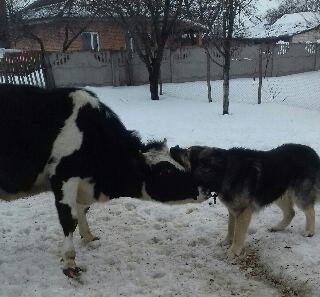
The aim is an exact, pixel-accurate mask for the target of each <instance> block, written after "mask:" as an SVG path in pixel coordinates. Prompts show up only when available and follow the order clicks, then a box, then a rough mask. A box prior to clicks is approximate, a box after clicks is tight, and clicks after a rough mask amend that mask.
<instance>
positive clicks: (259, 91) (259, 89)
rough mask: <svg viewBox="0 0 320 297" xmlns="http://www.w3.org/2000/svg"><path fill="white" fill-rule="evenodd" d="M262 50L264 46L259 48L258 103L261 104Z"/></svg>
mask: <svg viewBox="0 0 320 297" xmlns="http://www.w3.org/2000/svg"><path fill="white" fill-rule="evenodd" d="M262 50H263V46H262V45H261V46H260V49H259V87H258V104H261V91H262Z"/></svg>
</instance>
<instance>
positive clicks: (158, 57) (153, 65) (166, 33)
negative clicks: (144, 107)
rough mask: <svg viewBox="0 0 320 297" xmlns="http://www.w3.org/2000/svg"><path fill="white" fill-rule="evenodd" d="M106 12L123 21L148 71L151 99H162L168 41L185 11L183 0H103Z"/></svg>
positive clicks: (121, 23)
mask: <svg viewBox="0 0 320 297" xmlns="http://www.w3.org/2000/svg"><path fill="white" fill-rule="evenodd" d="M101 1H102V2H101V3H102V5H103V7H104V8H105V9H104V10H103V13H104V14H105V15H107V16H109V17H112V18H113V19H114V21H115V22H117V23H118V24H120V25H121V26H122V28H123V30H124V31H125V32H127V33H128V35H129V37H130V38H131V40H133V44H134V50H135V51H136V52H137V54H138V55H139V57H140V59H141V60H142V61H143V63H144V64H145V65H146V67H147V69H148V73H149V83H150V93H151V99H152V100H159V79H160V68H161V62H162V59H163V53H164V49H165V46H166V43H167V41H168V39H169V38H170V36H171V35H172V33H173V32H174V30H175V25H176V24H177V20H178V19H179V17H180V16H181V13H182V4H183V0H101ZM99 5H100V3H99Z"/></svg>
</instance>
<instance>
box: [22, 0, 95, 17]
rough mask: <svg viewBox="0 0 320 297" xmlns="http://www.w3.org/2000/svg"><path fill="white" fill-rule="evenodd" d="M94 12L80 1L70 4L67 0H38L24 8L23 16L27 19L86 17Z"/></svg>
mask: <svg viewBox="0 0 320 297" xmlns="http://www.w3.org/2000/svg"><path fill="white" fill-rule="evenodd" d="M77 4H78V5H77ZM92 13H93V12H92V10H91V11H89V10H88V9H86V8H85V7H84V6H83V5H81V4H80V1H79V3H77V2H76V1H75V2H74V4H73V5H71V6H70V5H69V3H68V1H67V0H38V1H36V2H34V3H32V4H31V5H29V6H28V7H27V8H26V9H25V10H24V15H23V17H24V19H27V20H41V19H50V18H54V17H57V16H60V17H77V16H82V17H85V16H90V15H91V14H92Z"/></svg>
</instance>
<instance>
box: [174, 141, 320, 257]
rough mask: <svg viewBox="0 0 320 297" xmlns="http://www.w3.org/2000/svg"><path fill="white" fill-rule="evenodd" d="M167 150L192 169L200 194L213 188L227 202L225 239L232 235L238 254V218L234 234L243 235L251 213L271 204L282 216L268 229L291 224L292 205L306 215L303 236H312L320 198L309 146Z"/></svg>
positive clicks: (318, 162)
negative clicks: (279, 209) (228, 225)
mask: <svg viewBox="0 0 320 297" xmlns="http://www.w3.org/2000/svg"><path fill="white" fill-rule="evenodd" d="M170 153H171V156H172V157H173V158H174V159H175V160H176V161H177V162H179V163H180V164H181V165H183V166H184V167H185V168H187V169H189V170H190V171H191V174H192V176H193V177H194V178H195V180H196V182H197V183H198V185H199V186H200V187H202V188H203V190H204V191H205V192H210V191H211V192H212V191H213V192H216V193H217V194H218V196H219V198H220V200H221V201H222V202H223V203H224V204H225V205H226V206H227V208H228V210H229V215H230V216H231V220H230V219H229V224H231V228H230V227H229V231H228V235H227V238H226V240H227V241H229V242H232V239H233V246H234V245H237V247H236V248H233V252H234V253H235V254H239V253H240V251H241V248H242V246H241V241H242V243H243V240H242V239H241V240H240V239H239V240H238V241H239V242H240V244H238V243H236V241H237V240H235V239H234V238H233V236H235V237H236V235H234V234H236V233H237V228H236V227H234V226H237V220H238V221H239V222H240V221H241V223H239V224H243V227H239V228H238V229H239V230H240V231H239V232H240V233H241V234H245V232H246V228H247V227H248V224H249V222H250V218H251V214H252V212H253V211H255V210H257V209H259V208H261V207H264V206H267V205H269V204H271V203H273V202H276V203H277V204H278V206H279V207H280V208H281V209H282V211H283V214H284V218H283V220H282V221H281V222H280V223H279V224H278V225H277V226H276V227H274V228H273V229H272V231H279V230H283V229H284V228H285V227H286V226H287V225H288V224H289V223H290V222H291V220H292V218H293V216H294V210H293V204H294V203H295V204H296V205H297V206H298V207H299V208H301V209H302V210H303V211H304V213H305V215H306V218H307V223H306V231H305V235H306V236H312V235H313V233H314V217H315V215H314V204H315V202H316V199H317V198H318V197H320V159H319V156H318V155H317V153H316V152H315V151H314V150H313V149H312V148H310V147H309V146H305V145H300V144H284V145H282V146H279V147H277V148H275V149H272V150H269V151H258V150H250V149H244V148H231V149H221V148H210V147H204V146H193V147H190V148H189V149H181V148H179V147H178V146H177V147H173V148H171V150H170ZM243 213H245V215H244V216H243V217H242V218H240V216H241V215H242V214H243ZM243 222H244V223H243ZM233 228H235V229H233ZM242 237H243V239H244V236H242ZM242 237H241V238H242ZM239 238H240V237H239Z"/></svg>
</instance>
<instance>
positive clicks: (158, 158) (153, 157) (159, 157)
mask: <svg viewBox="0 0 320 297" xmlns="http://www.w3.org/2000/svg"><path fill="white" fill-rule="evenodd" d="M143 155H144V157H145V159H146V163H147V164H148V165H149V166H152V165H155V164H157V163H160V162H169V163H171V164H172V165H174V166H175V167H176V168H177V169H179V170H181V171H185V168H184V167H183V166H182V165H180V164H179V163H178V162H176V161H175V160H174V159H173V158H171V156H170V151H169V149H168V148H164V149H163V150H161V151H159V150H155V149H151V150H149V151H148V152H146V153H143Z"/></svg>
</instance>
